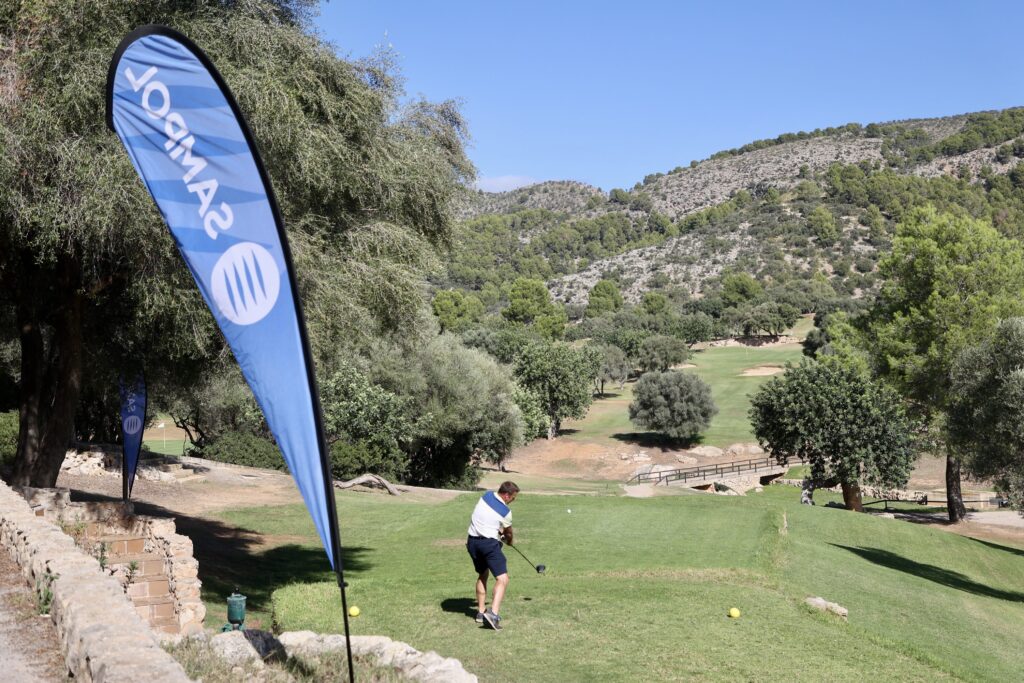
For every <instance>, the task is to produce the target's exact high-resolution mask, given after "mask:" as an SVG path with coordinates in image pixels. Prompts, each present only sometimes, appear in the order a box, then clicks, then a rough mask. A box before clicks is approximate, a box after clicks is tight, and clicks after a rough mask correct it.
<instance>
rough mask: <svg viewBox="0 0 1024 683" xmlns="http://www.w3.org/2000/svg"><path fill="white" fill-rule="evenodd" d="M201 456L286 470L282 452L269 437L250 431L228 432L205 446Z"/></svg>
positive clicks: (238, 463)
mask: <svg viewBox="0 0 1024 683" xmlns="http://www.w3.org/2000/svg"><path fill="white" fill-rule="evenodd" d="M199 455H200V457H203V458H206V459H207V460H215V461H217V462H226V463H229V464H231V465H245V466H246V467H262V468H264V469H268V470H286V469H288V468H287V467H286V466H285V462H284V458H283V457H282V456H281V452H280V451H279V450H278V449H277V445H275V444H274V443H273V442H272V441H270V440H269V439H265V438H263V437H261V436H256V435H255V434H251V433H249V432H226V433H224V434H222V435H220V436H218V437H217V438H216V439H215V440H213V441H211V442H210V443H208V444H207V445H205V446H203V448H202V450H200V451H199Z"/></svg>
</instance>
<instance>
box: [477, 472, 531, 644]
mask: <svg viewBox="0 0 1024 683" xmlns="http://www.w3.org/2000/svg"><path fill="white" fill-rule="evenodd" d="M517 495H519V487H518V486H516V485H515V484H514V483H513V482H511V481H506V482H505V483H503V484H502V485H501V486H499V487H498V492H497V493H495V492H493V491H488V492H487V493H485V494H484V495H483V496H481V497H480V500H479V501H477V504H476V507H475V508H473V516H472V517H471V518H470V521H469V538H468V539H466V550H468V551H469V556H470V557H471V558H473V568H474V569H476V573H477V579H476V621H477V623H478V624H482V623H484V622H487V624H488V625H489V626H490V627H491V628H493V629H494V630H495V631H500V630H501V617H500V616H498V614H499V613H500V611H501V601H502V599H503V598H504V597H505V589H506V588H508V568H507V566H506V563H505V554H504V553H503V552H501V542H502V541H505V543H508V544H509V545H512V510H510V509H509V507H508V506H509V505H511V504H512V502H513V501H514V500H515V499H516V496H517ZM488 574H493V575H494V595H493V597H492V598H491V606H490V608H488V607H487V576H488Z"/></svg>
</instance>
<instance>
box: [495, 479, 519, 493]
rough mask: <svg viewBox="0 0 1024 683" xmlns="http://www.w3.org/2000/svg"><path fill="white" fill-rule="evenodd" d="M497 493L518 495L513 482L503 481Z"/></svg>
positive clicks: (516, 487)
mask: <svg viewBox="0 0 1024 683" xmlns="http://www.w3.org/2000/svg"><path fill="white" fill-rule="evenodd" d="M498 493H504V494H509V493H519V487H518V486H516V483H515V482H514V481H504V482H502V483H501V486H499V487H498Z"/></svg>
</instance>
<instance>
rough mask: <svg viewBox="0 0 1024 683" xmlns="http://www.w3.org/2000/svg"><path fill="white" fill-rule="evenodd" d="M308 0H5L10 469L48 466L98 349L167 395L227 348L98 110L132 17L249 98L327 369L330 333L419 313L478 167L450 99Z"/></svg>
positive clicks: (348, 342) (344, 335)
mask: <svg viewBox="0 0 1024 683" xmlns="http://www.w3.org/2000/svg"><path fill="white" fill-rule="evenodd" d="M309 4H310V3H306V2H290V3H288V2H277V3H275V2H265V1H261V0H254V1H253V2H246V3H226V4H225V3H205V2H204V3H184V2H156V1H153V2H130V1H129V0H97V1H96V2H90V3H88V5H87V6H83V5H82V3H79V2H73V1H72V0H57V1H55V2H48V3H30V2H14V3H6V4H4V5H3V8H2V9H0V42H2V43H4V44H5V45H6V46H7V49H5V50H2V51H0V73H2V74H3V75H4V76H3V78H0V284H2V287H0V308H2V309H4V310H5V312H11V313H12V315H11V316H10V317H11V318H12V322H13V323H14V324H13V325H12V326H11V327H8V328H7V329H6V330H4V332H3V334H4V335H5V336H6V337H7V338H12V337H16V338H17V339H18V341H19V345H20V352H21V353H20V380H21V388H22V396H23V398H22V401H21V406H20V422H21V424H20V433H21V438H20V441H19V455H18V458H17V461H16V466H15V474H14V480H15V481H16V482H17V483H23V484H25V483H30V484H35V485H43V486H47V485H52V484H53V483H54V481H55V479H56V476H57V471H58V469H59V466H60V462H61V461H62V460H63V455H64V452H65V447H66V445H67V443H68V441H69V439H70V438H71V437H72V434H73V431H74V427H75V424H74V422H75V413H76V409H77V407H78V402H79V397H80V395H81V393H82V391H83V388H84V387H87V386H88V385H89V384H91V383H92V384H99V385H103V384H105V383H107V382H110V381H111V378H110V376H109V375H108V374H107V373H105V372H102V368H104V367H114V366H116V365H117V361H118V360H119V359H121V358H129V359H131V360H132V362H134V363H139V364H144V365H145V366H146V367H147V373H148V375H149V377H150V378H151V389H157V391H155V392H153V393H154V394H155V395H162V396H168V395H170V394H173V393H174V391H175V390H176V387H180V385H181V384H184V383H189V382H191V381H193V380H194V379H195V378H196V377H197V376H198V375H200V374H202V373H203V372H207V371H211V367H210V362H211V361H212V360H214V359H216V358H217V356H218V354H219V353H221V351H222V350H223V348H224V343H223V340H222V338H221V337H220V335H219V333H218V332H217V331H216V330H215V326H214V324H213V320H212V317H211V316H210V315H209V313H208V312H207V311H206V309H205V306H204V305H203V302H202V300H201V298H200V296H199V294H198V291H196V288H195V286H194V284H193V283H192V280H191V277H190V275H189V273H188V271H187V269H186V268H185V267H184V265H183V264H182V263H181V261H180V258H179V257H178V255H177V253H176V249H175V247H174V245H173V242H172V240H171V239H170V236H169V235H168V233H167V230H166V228H165V227H164V226H163V223H162V220H161V219H160V216H159V214H158V213H157V211H156V209H155V207H154V206H153V203H152V201H151V200H150V198H149V196H148V194H147V192H146V190H145V188H144V187H143V185H142V183H141V182H140V181H139V179H138V177H137V176H136V174H135V171H134V169H133V168H132V165H131V163H130V161H129V159H128V156H127V155H126V154H125V153H124V150H123V149H122V148H121V145H120V143H119V141H118V140H117V139H116V137H115V136H114V135H113V134H111V133H110V132H109V131H108V130H107V129H106V127H105V122H104V119H103V111H104V101H103V96H104V84H105V80H106V75H107V67H108V63H109V60H110V57H111V55H112V53H113V51H114V48H115V47H116V46H117V44H118V42H119V41H120V40H121V38H122V37H123V36H124V35H125V34H127V33H128V31H130V30H131V29H133V28H135V27H136V26H138V25H141V24H149V23H159V24H165V25H169V26H172V27H175V28H177V29H179V30H181V31H182V32H183V33H185V34H186V35H188V36H189V37H190V38H192V39H193V40H194V41H195V42H196V43H198V44H199V45H201V46H202V47H203V48H204V49H205V50H206V51H207V53H208V55H209V56H210V58H211V59H212V60H213V62H214V63H215V64H217V66H218V69H219V70H220V72H221V73H222V75H223V76H224V78H225V80H226V81H227V83H228V85H229V86H230V87H231V89H232V91H233V93H234V95H235V97H236V99H237V100H238V103H239V106H240V108H241V110H242V112H243V113H244V114H245V115H246V116H247V118H248V122H249V124H250V127H251V129H252V131H253V133H254V136H255V139H256V141H257V144H258V146H259V149H260V152H261V154H262V157H263V159H264V161H265V164H266V166H267V169H268V172H269V175H270V177H271V180H272V182H273V185H274V189H275V193H276V195H277V197H278V200H279V203H280V206H281V210H282V213H283V215H284V219H285V224H286V226H287V228H288V234H289V237H290V241H291V247H292V252H293V256H294V260H295V264H296V269H297V271H298V283H299V290H300V292H301V295H302V297H303V299H304V301H305V304H306V305H305V310H306V314H307V319H308V322H309V326H310V332H311V342H312V345H313V349H314V355H315V356H316V358H317V361H318V364H319V365H320V366H321V367H322V368H326V369H328V370H329V369H330V367H331V362H332V359H333V358H335V357H336V354H337V353H338V351H339V349H350V350H351V349H355V348H359V347H365V346H367V345H369V344H370V342H371V341H372V340H374V339H376V338H377V337H378V336H380V335H383V334H388V333H390V332H391V331H395V330H400V329H401V330H403V331H406V334H408V333H409V332H412V333H413V335H414V336H415V334H416V331H417V330H423V329H424V328H423V324H422V321H423V320H424V318H423V314H422V308H423V298H422V289H423V277H422V275H423V272H424V269H425V268H426V267H428V266H430V265H431V263H433V261H434V256H433V249H432V247H433V246H434V245H436V246H443V245H446V244H448V243H449V242H450V239H451V224H452V215H453V214H452V211H453V208H452V207H453V200H454V198H455V196H456V195H457V194H458V193H459V192H460V191H461V190H460V186H461V185H462V183H463V182H464V181H465V180H466V179H468V178H469V177H470V176H471V175H472V172H473V171H472V167H471V165H470V164H469V162H468V160H467V158H466V156H465V154H464V151H463V142H464V139H465V127H464V123H463V121H462V119H461V116H460V114H459V112H458V109H457V108H456V107H455V106H454V105H453V104H452V103H450V102H443V103H440V104H433V103H429V102H425V101H414V102H411V103H410V104H408V105H402V106H400V105H399V100H400V95H401V90H400V86H399V84H400V80H399V79H398V77H397V75H396V74H395V72H394V70H393V68H392V66H391V62H390V57H388V55H382V56H380V57H377V58H374V59H370V60H366V61H363V62H349V61H346V60H344V59H339V58H338V57H336V56H335V54H334V52H333V50H332V49H331V48H330V47H329V46H328V45H326V44H324V43H322V42H321V41H320V40H319V39H318V38H317V37H315V36H314V35H313V34H312V33H311V32H308V31H307V30H306V26H305V25H304V23H303V17H304V13H305V10H306V9H308V5H309ZM7 319H8V317H7V316H6V315H5V316H2V317H0V320H7ZM168 330H173V331H175V333H174V334H168V333H167V332H168ZM97 393H99V392H97ZM110 408H111V410H116V406H111V407H110Z"/></svg>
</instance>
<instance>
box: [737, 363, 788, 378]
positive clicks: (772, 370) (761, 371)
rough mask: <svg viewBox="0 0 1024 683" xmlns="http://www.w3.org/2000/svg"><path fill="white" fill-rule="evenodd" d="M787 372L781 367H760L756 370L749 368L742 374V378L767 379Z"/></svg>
mask: <svg viewBox="0 0 1024 683" xmlns="http://www.w3.org/2000/svg"><path fill="white" fill-rule="evenodd" d="M783 370H785V368H784V367H782V366H781V365H758V366H757V367H756V368H747V369H746V370H744V371H743V372H741V373H740V377H765V376H767V375H777V374H779V373H780V372H782V371H783Z"/></svg>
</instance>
